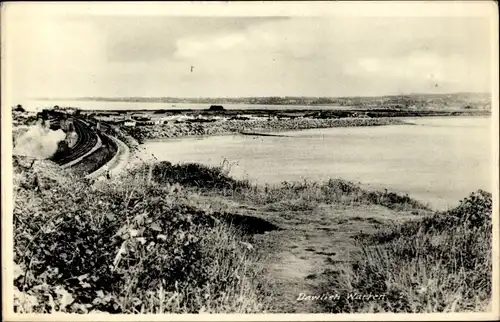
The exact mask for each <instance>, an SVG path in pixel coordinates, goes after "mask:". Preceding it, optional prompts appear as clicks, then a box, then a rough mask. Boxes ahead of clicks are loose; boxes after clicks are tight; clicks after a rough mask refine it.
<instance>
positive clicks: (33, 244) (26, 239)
mask: <svg viewBox="0 0 500 322" xmlns="http://www.w3.org/2000/svg"><path fill="white" fill-rule="evenodd" d="M28 175H29V171H25V172H24V173H22V174H19V176H21V177H25V176H28ZM38 176H43V173H38ZM76 179H77V178H67V179H64V180H45V178H43V182H44V185H43V188H42V189H40V190H34V189H33V188H34V187H33V186H32V185H31V184H30V179H28V180H26V179H23V178H17V179H16V180H15V183H16V184H21V183H23V182H25V184H24V185H22V186H18V187H17V188H16V190H15V192H16V202H15V208H14V229H15V230H14V246H15V250H14V256H15V258H14V260H15V263H16V268H17V273H16V279H15V282H14V285H15V294H16V302H15V311H16V312H36V313H46V312H54V311H58V312H59V311H60V312H74V313H85V312H90V311H92V312H99V311H105V312H109V313H166V312H169V313H195V312H200V311H207V312H211V313H217V312H237V313H249V312H262V311H263V310H265V308H266V306H265V303H266V300H265V297H264V295H263V294H264V292H263V289H264V287H263V286H262V285H261V284H262V282H261V281H262V278H260V276H262V273H261V271H260V270H258V269H257V268H256V267H255V265H254V264H253V263H254V262H255V258H254V257H255V255H254V254H253V253H251V252H250V251H249V250H247V249H246V248H245V247H244V246H243V245H242V244H241V243H240V241H241V240H243V237H242V236H240V235H239V234H238V233H236V232H235V231H234V230H233V229H232V228H231V227H227V226H226V225H225V224H223V223H220V222H219V221H218V220H217V219H216V218H215V217H214V216H213V215H212V214H211V213H209V212H207V211H205V210H200V209H197V208H196V207H195V206H194V205H192V204H191V202H190V198H189V195H187V194H185V193H184V192H182V191H181V190H179V189H178V187H177V186H171V185H169V184H162V185H157V184H147V183H146V182H145V181H143V180H142V181H141V180H140V178H138V177H131V176H129V177H126V178H124V179H123V180H124V181H121V182H115V183H113V182H110V183H101V184H102V186H100V187H97V186H93V185H89V184H88V183H87V182H85V181H83V180H76ZM41 180H42V179H41Z"/></svg>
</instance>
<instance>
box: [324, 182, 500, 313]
mask: <svg viewBox="0 0 500 322" xmlns="http://www.w3.org/2000/svg"><path fill="white" fill-rule="evenodd" d="M491 201H492V200H491V194H490V193H488V192H485V191H482V190H479V191H478V192H475V193H472V194H471V195H470V196H469V197H468V198H466V199H464V200H462V201H461V203H460V205H459V206H458V207H456V208H455V209H452V210H450V211H447V212H442V213H436V214H434V215H432V216H429V217H425V218H423V219H421V220H416V221H410V222H407V223H404V224H400V225H396V226H394V227H391V228H389V229H385V230H382V231H380V232H378V233H376V234H373V235H368V236H367V235H361V236H359V238H358V242H359V243H360V246H361V254H360V255H359V258H358V260H356V261H355V263H353V264H352V265H344V266H342V267H340V268H339V269H338V270H336V271H333V272H330V274H329V277H330V278H329V282H328V283H326V284H325V285H324V286H323V287H324V288H325V289H327V290H329V291H330V292H331V291H332V290H336V291H337V292H338V293H342V294H344V296H343V297H341V299H340V300H338V301H328V302H326V301H325V302H324V303H323V304H324V306H325V308H326V309H327V310H328V311H331V312H383V311H388V312H448V311H474V312H477V311H484V310H486V309H487V307H488V306H489V305H490V298H491V269H492V267H491V232H492V231H491V229H492V226H491V211H492V208H491V206H492V203H491ZM353 293H358V294H380V295H384V298H383V300H380V301H359V300H355V299H352V298H349V297H348V296H345V294H353Z"/></svg>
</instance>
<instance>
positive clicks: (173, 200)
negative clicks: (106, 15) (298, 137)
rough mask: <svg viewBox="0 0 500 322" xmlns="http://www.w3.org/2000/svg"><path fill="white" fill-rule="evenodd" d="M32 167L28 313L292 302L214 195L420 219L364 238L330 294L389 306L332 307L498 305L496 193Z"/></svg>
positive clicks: (21, 231) (24, 180)
mask: <svg viewBox="0 0 500 322" xmlns="http://www.w3.org/2000/svg"><path fill="white" fill-rule="evenodd" d="M21 163H22V162H20V160H16V162H15V169H16V174H15V182H14V188H15V198H16V199H15V209H14V227H15V232H14V239H15V240H14V245H15V266H16V272H15V281H14V287H15V288H14V290H15V304H14V307H15V310H16V311H17V312H20V313H30V312H39V313H43V312H54V311H58V312H75V313H76V312H78V313H85V312H109V313H170V312H174V313H191V312H210V313H217V312H236V313H252V312H264V311H266V310H272V309H273V305H274V304H277V303H278V302H280V301H283V299H281V298H280V297H279V296H273V293H274V292H275V291H277V290H276V289H275V288H273V285H274V284H273V281H272V280H271V279H272V277H271V276H270V275H269V274H268V272H267V271H266V268H265V267H264V266H263V265H260V263H262V262H265V261H266V259H265V258H264V259H263V258H261V257H260V256H261V253H262V252H256V251H255V250H254V249H252V247H248V245H249V244H248V243H247V242H248V241H249V240H248V238H249V237H248V236H247V235H245V234H243V232H242V231H240V230H238V229H237V227H235V226H230V225H229V226H228V225H227V224H226V223H225V222H223V221H221V220H220V218H221V217H220V215H221V214H220V213H218V212H216V211H214V210H211V209H210V207H209V206H210V205H209V204H208V205H207V204H205V203H204V201H203V200H210V199H214V198H225V199H228V200H233V201H239V202H244V203H247V204H253V205H258V206H259V207H261V209H267V210H269V211H271V212H275V213H293V212H294V211H303V212H308V211H310V210H311V209H314V208H315V207H317V206H318V205H319V204H332V205H336V204H342V205H349V206H352V207H358V206H360V205H376V206H377V207H383V208H387V209H393V210H394V211H396V212H398V213H410V214H412V215H413V216H414V217H416V218H418V219H417V220H414V221H411V222H407V223H403V224H398V225H394V226H393V227H390V228H385V229H382V230H379V231H378V232H377V233H376V234H374V235H373V234H371V235H362V236H360V237H359V243H360V244H361V250H362V251H361V252H360V254H358V255H359V257H358V260H357V261H356V262H355V263H351V264H348V263H343V264H342V265H341V268H340V269H336V267H333V266H332V270H331V271H329V272H327V273H326V277H327V278H328V279H327V280H328V282H327V283H326V284H325V285H324V287H325V289H327V291H328V292H329V293H332V292H336V293H346V292H351V293H354V292H357V293H362V294H369V293H371V294H380V293H383V294H386V296H387V298H388V300H387V301H385V302H383V303H382V302H376V301H375V302H374V301H351V300H340V301H335V302H328V303H322V304H323V310H324V311H330V312H365V311H371V312H379V311H399V312H409V311H416V312H422V311H425V312H431V311H432V312H435V311H467V310H470V311H477V310H483V309H485V308H486V307H487V305H488V303H489V297H490V295H491V282H490V272H491V221H490V218H491V195H490V194H488V193H486V192H482V191H480V192H478V194H473V195H472V196H471V197H470V198H469V199H466V200H464V201H463V202H462V203H461V204H460V206H459V207H458V208H456V209H454V210H452V211H449V212H446V213H436V214H433V215H431V216H425V214H429V213H431V212H432V211H431V210H430V209H429V208H428V207H427V206H426V205H424V204H422V203H420V202H418V201H415V200H413V199H411V198H409V197H408V196H401V195H398V194H395V193H389V192H370V191H366V190H363V189H361V188H360V187H358V186H356V185H355V184H353V183H350V182H346V181H343V180H329V181H327V182H324V183H310V182H302V183H298V182H296V183H288V182H284V183H283V184H281V185H278V186H254V185H251V184H250V183H249V182H246V181H240V180H235V179H233V178H231V177H230V176H228V170H229V169H228V167H227V164H226V165H222V166H220V167H207V166H202V165H199V164H184V165H174V164H171V163H169V162H160V163H155V164H145V165H142V166H139V167H137V168H135V169H133V170H131V171H130V173H128V174H126V175H124V176H123V177H122V178H121V179H120V180H119V181H111V182H95V183H94V184H92V183H91V182H88V181H85V180H84V181H82V180H75V178H74V177H72V174H70V173H58V172H60V170H59V169H58V168H57V167H52V166H51V165H50V163H39V164H36V165H35V166H33V167H32V168H30V169H27V168H26V167H23V166H22V165H21ZM200 195H202V196H204V197H205V199H203V198H198V197H199V196H200ZM352 209H357V208H352ZM228 214H229V215H231V213H230V210H229V209H228ZM353 219H354V218H353ZM270 247H272V245H271V246H270ZM266 251H271V250H266ZM424 255H425V256H424ZM271 290H272V291H271ZM271 292H272V293H271ZM317 292H318V293H319V292H321V290H320V289H318V290H317ZM344 299H345V298H344Z"/></svg>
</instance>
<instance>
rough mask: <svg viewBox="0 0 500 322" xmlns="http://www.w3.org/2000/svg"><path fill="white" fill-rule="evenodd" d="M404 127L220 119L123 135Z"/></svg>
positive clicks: (388, 121)
mask: <svg viewBox="0 0 500 322" xmlns="http://www.w3.org/2000/svg"><path fill="white" fill-rule="evenodd" d="M395 124H406V123H405V122H404V121H402V120H400V119H395V118H340V119H315V118H296V119H270V120H268V119H266V118H262V119H261V120H260V119H250V120H220V121H214V122H189V121H185V122H178V123H166V124H161V125H149V126H137V127H135V128H130V129H127V132H128V133H129V134H130V135H131V136H133V137H134V138H136V139H137V140H138V141H139V142H142V141H144V140H148V139H159V138H174V137H184V136H207V135H223V134H230V133H240V132H278V131H293V130H305V129H314V128H329V127H353V126H380V125H395Z"/></svg>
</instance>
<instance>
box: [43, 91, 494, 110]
mask: <svg viewBox="0 0 500 322" xmlns="http://www.w3.org/2000/svg"><path fill="white" fill-rule="evenodd" d="M39 100H49V101H53V100H71V101H101V102H149V103H153V102H154V103H197V104H261V105H311V106H315V105H339V106H351V107H360V108H365V109H366V108H398V109H401V108H417V109H418V108H439V109H440V108H454V109H456V108H459V109H462V108H470V109H491V94H489V93H468V92H462V93H450V94H419V93H417V94H405V95H386V96H355V97H302V96H267V97H218V98H213V97H201V98H182V97H77V98H58V99H55V98H40V99H39Z"/></svg>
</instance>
